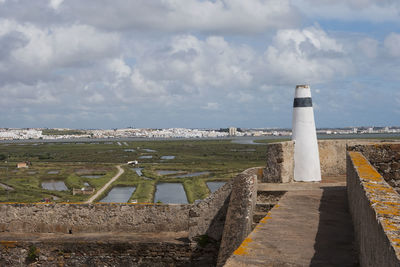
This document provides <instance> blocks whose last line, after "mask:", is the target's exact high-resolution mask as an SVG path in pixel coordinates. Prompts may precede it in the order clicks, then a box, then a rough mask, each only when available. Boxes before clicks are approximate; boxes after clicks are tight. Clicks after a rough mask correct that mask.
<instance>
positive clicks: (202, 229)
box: [189, 180, 233, 241]
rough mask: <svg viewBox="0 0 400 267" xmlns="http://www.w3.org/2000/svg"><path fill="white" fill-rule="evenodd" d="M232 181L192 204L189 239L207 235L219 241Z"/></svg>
mask: <svg viewBox="0 0 400 267" xmlns="http://www.w3.org/2000/svg"><path fill="white" fill-rule="evenodd" d="M232 184H233V180H230V181H229V182H227V183H226V184H225V185H224V186H222V187H221V188H219V189H218V190H217V191H215V192H214V193H212V194H211V195H210V196H209V197H207V198H206V199H204V200H202V201H199V202H198V203H196V204H194V205H193V206H192V207H191V208H190V211H189V238H190V239H192V238H194V237H196V236H200V235H207V236H208V237H211V238H212V239H214V240H217V241H220V240H221V238H222V232H223V230H224V224H225V217H226V213H227V210H228V205H229V199H230V194H231V191H232Z"/></svg>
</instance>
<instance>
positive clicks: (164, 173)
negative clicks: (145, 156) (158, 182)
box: [156, 170, 182, 175]
mask: <svg viewBox="0 0 400 267" xmlns="http://www.w3.org/2000/svg"><path fill="white" fill-rule="evenodd" d="M181 172H182V171H170V170H157V171H156V173H157V174H158V175H169V174H177V173H181Z"/></svg>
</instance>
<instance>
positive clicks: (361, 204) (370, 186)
mask: <svg viewBox="0 0 400 267" xmlns="http://www.w3.org/2000/svg"><path fill="white" fill-rule="evenodd" d="M347 193H348V201H349V208H350V213H351V215H352V220H353V225H354V231H355V234H356V241H357V245H358V249H359V258H360V265H361V266H400V234H399V233H400V196H399V194H398V193H397V192H396V191H395V190H394V189H393V188H392V187H391V186H389V185H388V184H387V183H386V182H385V180H384V179H383V177H382V176H381V175H380V174H379V173H378V172H377V171H376V170H375V168H374V167H373V166H372V165H371V164H370V163H369V162H368V160H367V159H366V158H365V157H364V156H363V155H362V154H361V153H360V152H354V151H351V152H348V156H347Z"/></svg>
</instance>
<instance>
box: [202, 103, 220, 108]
mask: <svg viewBox="0 0 400 267" xmlns="http://www.w3.org/2000/svg"><path fill="white" fill-rule="evenodd" d="M203 109H206V110H218V109H219V104H218V103H216V102H208V103H207V105H205V106H203Z"/></svg>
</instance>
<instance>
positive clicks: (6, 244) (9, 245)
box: [0, 240, 17, 248]
mask: <svg viewBox="0 0 400 267" xmlns="http://www.w3.org/2000/svg"><path fill="white" fill-rule="evenodd" d="M0 245H1V246H2V247H5V248H15V246H16V245H17V241H4V240H2V241H0Z"/></svg>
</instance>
